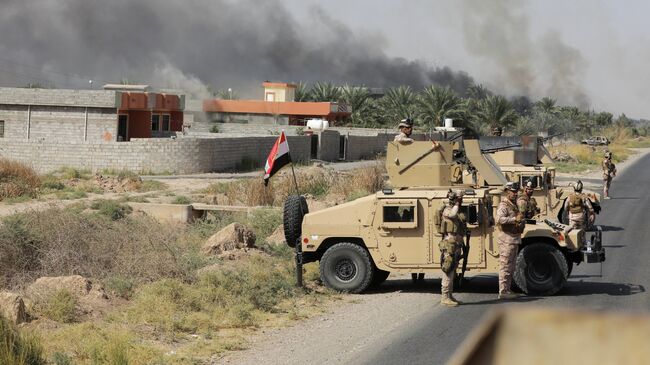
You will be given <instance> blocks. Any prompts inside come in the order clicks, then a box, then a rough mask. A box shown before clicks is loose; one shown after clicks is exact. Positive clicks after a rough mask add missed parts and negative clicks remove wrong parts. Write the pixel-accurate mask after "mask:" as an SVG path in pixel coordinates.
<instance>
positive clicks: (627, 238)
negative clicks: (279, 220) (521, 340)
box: [350, 155, 650, 364]
mask: <svg viewBox="0 0 650 365" xmlns="http://www.w3.org/2000/svg"><path fill="white" fill-rule="evenodd" d="M611 195H612V197H613V198H612V199H611V200H606V201H604V203H603V208H604V209H603V213H602V214H601V215H600V216H599V218H598V221H599V222H600V224H601V225H602V226H603V229H604V231H605V232H604V235H603V236H604V237H603V238H604V245H605V247H606V248H607V261H606V262H605V263H604V264H603V275H602V276H601V275H600V265H598V264H590V265H587V264H581V265H580V266H578V267H576V268H575V269H574V270H573V274H572V276H571V277H570V278H569V282H568V283H567V285H566V287H565V288H564V289H563V290H562V291H561V292H560V293H558V294H557V295H556V296H553V297H539V298H535V297H532V298H524V299H521V300H519V301H518V302H519V303H518V304H517V305H536V306H540V305H541V306H550V307H561V308H590V309H607V310H615V311H634V312H639V311H644V312H645V311H650V295H649V294H648V293H647V292H646V288H650V219H649V216H650V155H646V156H644V157H642V158H641V159H639V160H638V161H637V162H636V163H635V164H634V165H633V166H630V168H628V169H627V170H626V171H625V172H624V173H623V174H621V175H620V176H619V177H617V178H616V179H615V181H614V183H613V185H612V189H611ZM431 282H432V283H431V285H432V286H437V285H439V284H438V283H437V281H434V280H432V281H431ZM399 285H404V283H390V282H389V283H388V285H387V286H385V287H384V288H383V289H382V290H397V287H398V286H399ZM391 286H393V289H391ZM465 290H466V291H467V293H462V294H459V295H458V297H459V298H462V300H464V301H465V302H466V304H465V305H462V306H460V307H458V308H451V309H447V308H443V307H440V306H437V305H436V306H431V307H430V309H429V310H426V311H424V312H423V313H421V314H420V315H419V316H418V317H416V318H410V319H409V320H408V321H405V322H404V323H403V324H401V326H400V327H401V328H398V329H399V330H398V331H392V334H391V335H390V336H389V337H387V338H385V339H383V340H382V341H379V342H376V343H374V344H372V346H369V347H367V348H366V349H365V351H363V353H360V354H358V355H357V357H356V358H354V359H350V360H351V363H357V364H398V363H401V364H443V363H444V362H445V361H446V360H448V359H449V357H450V356H451V355H452V353H453V351H454V350H455V349H456V348H457V346H458V344H459V343H460V342H461V341H462V340H463V339H464V338H465V337H466V336H467V334H468V333H469V332H470V330H471V329H472V327H473V326H474V325H475V324H476V323H478V322H479V321H480V319H481V318H482V317H483V315H484V314H485V313H486V311H488V310H489V309H490V308H492V307H494V306H495V305H497V303H498V302H496V301H495V300H494V299H495V294H494V293H496V291H497V280H496V278H495V277H475V278H473V279H472V280H471V281H470V282H469V285H468V286H467V287H466V289H465Z"/></svg>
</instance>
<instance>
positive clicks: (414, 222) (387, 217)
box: [380, 199, 418, 229]
mask: <svg viewBox="0 0 650 365" xmlns="http://www.w3.org/2000/svg"><path fill="white" fill-rule="evenodd" d="M380 209H381V218H382V222H381V227H382V228H384V229H413V228H417V227H418V202H417V200H416V199H408V200H407V199H400V200H386V201H383V202H382V204H381V208H380Z"/></svg>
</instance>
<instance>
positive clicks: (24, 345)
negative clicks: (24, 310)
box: [0, 315, 46, 365]
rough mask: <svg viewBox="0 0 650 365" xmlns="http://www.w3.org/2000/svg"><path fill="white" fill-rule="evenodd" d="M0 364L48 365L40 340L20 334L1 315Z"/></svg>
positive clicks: (29, 335)
mask: <svg viewBox="0 0 650 365" xmlns="http://www.w3.org/2000/svg"><path fill="white" fill-rule="evenodd" d="M0 364H2V365H45V364H46V362H45V359H44V358H43V349H42V347H41V345H40V343H39V340H38V338H36V337H35V336H33V335H31V334H22V333H20V332H18V330H17V329H16V328H15V327H14V326H13V325H12V324H11V323H9V321H7V320H6V319H5V318H4V317H3V316H2V315H0Z"/></svg>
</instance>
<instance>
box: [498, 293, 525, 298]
mask: <svg viewBox="0 0 650 365" xmlns="http://www.w3.org/2000/svg"><path fill="white" fill-rule="evenodd" d="M519 296H520V295H519V294H517V293H499V296H498V297H497V299H500V300H508V299H517V298H519Z"/></svg>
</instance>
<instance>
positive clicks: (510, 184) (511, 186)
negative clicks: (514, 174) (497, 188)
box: [505, 181, 519, 192]
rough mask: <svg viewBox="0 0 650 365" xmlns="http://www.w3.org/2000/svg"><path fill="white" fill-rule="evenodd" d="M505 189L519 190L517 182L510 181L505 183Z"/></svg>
mask: <svg viewBox="0 0 650 365" xmlns="http://www.w3.org/2000/svg"><path fill="white" fill-rule="evenodd" d="M505 188H506V190H509V191H514V192H517V191H519V183H518V182H514V181H510V182H508V183H507V184H506V187H505Z"/></svg>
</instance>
